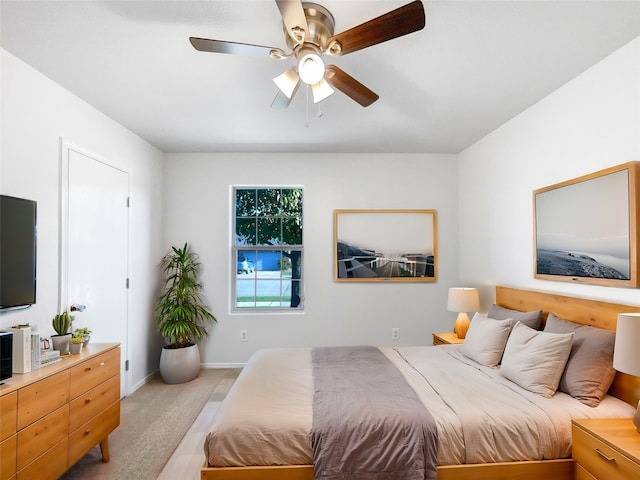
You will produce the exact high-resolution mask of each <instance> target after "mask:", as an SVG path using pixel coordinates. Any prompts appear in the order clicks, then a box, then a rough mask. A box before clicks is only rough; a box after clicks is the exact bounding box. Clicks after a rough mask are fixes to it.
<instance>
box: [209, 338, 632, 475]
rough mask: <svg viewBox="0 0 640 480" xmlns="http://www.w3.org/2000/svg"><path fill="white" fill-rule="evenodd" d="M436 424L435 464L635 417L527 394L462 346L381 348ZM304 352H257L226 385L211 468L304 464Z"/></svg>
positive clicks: (478, 458) (524, 449)
mask: <svg viewBox="0 0 640 480" xmlns="http://www.w3.org/2000/svg"><path fill="white" fill-rule="evenodd" d="M380 350H382V352H383V353H384V354H385V355H386V356H387V357H388V358H389V359H390V360H391V361H392V362H393V363H394V364H395V365H396V366H397V367H398V369H399V370H400V371H401V372H402V374H403V375H404V377H405V378H406V379H407V382H408V383H409V384H410V385H411V386H412V387H413V389H414V390H415V391H416V393H417V395H418V397H419V398H420V399H421V400H422V401H423V403H424V404H425V406H426V408H427V409H428V410H429V412H431V414H432V415H433V417H434V418H435V420H436V422H437V425H438V464H439V465H453V464H463V463H488V462H507V461H518V460H541V459H552V458H565V457H568V456H570V453H571V419H572V418H591V417H632V416H633V414H634V409H633V408H632V407H631V406H630V405H628V404H626V403H624V402H622V401H621V400H618V399H616V398H614V397H611V396H607V397H606V398H605V399H604V400H603V401H602V402H601V403H600V405H599V406H598V407H596V408H591V407H588V406H586V405H584V404H582V403H581V402H579V401H578V400H576V399H574V398H572V397H570V396H569V395H566V394H564V393H560V392H558V393H556V394H555V395H554V396H553V397H552V398H544V397H542V396H540V395H537V394H534V393H531V392H528V391H527V390H524V389H523V388H520V387H519V386H517V385H516V384H514V383H512V382H510V381H509V380H506V379H505V378H503V377H502V376H501V375H500V373H499V369H493V368H489V367H483V366H480V365H479V364H477V363H475V362H474V361H472V360H469V359H467V358H466V357H464V356H463V355H462V354H461V353H460V345H442V346H438V347H430V346H429V347H398V348H395V349H394V348H381V349H380ZM312 400H313V375H312V365H311V349H310V348H297V349H269V350H261V351H259V352H256V354H254V355H253V356H252V357H251V359H250V360H249V362H247V365H246V367H245V368H244V369H243V371H242V373H241V374H240V376H239V377H238V379H237V380H236V382H235V383H234V385H233V386H232V388H231V390H230V391H229V393H228V395H227V396H226V398H225V400H224V402H223V403H222V405H221V406H220V409H219V411H218V413H217V415H216V418H215V420H214V423H213V425H212V427H211V431H210V433H209V434H208V435H207V437H206V440H205V446H204V450H205V455H206V457H207V461H208V463H209V465H210V466H218V467H222V466H247V465H309V464H312V463H313V459H312V454H311V447H310V443H309V433H310V431H311V422H312V413H313V411H312Z"/></svg>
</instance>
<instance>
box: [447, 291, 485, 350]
mask: <svg viewBox="0 0 640 480" xmlns="http://www.w3.org/2000/svg"><path fill="white" fill-rule="evenodd" d="M479 309H480V298H479V297H478V289H476V288H466V287H457V288H450V289H449V299H448V301H447V310H449V311H450V312H458V318H456V323H455V325H454V329H453V331H454V332H456V335H457V336H458V338H464V337H465V336H466V335H467V330H469V324H470V323H471V322H470V320H469V315H467V312H477V311H478V310H479Z"/></svg>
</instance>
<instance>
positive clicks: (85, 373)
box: [69, 348, 120, 399]
mask: <svg viewBox="0 0 640 480" xmlns="http://www.w3.org/2000/svg"><path fill="white" fill-rule="evenodd" d="M118 373H120V349H119V348H114V349H112V350H109V351H108V352H104V353H102V354H100V355H97V356H95V357H93V358H90V359H89V360H87V361H84V362H82V363H81V364H79V365H76V366H75V367H72V368H71V384H70V388H69V392H70V398H72V399H73V398H76V397H77V396H78V395H82V394H83V393H85V392H88V391H89V390H91V389H92V388H93V387H96V386H98V385H99V384H101V383H102V382H104V381H105V380H108V379H109V378H111V377H113V376H114V375H117V374H118Z"/></svg>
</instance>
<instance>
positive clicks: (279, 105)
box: [271, 90, 295, 110]
mask: <svg viewBox="0 0 640 480" xmlns="http://www.w3.org/2000/svg"><path fill="white" fill-rule="evenodd" d="M294 93H295V92H294ZM292 98H293V95H292V96H291V98H287V96H286V95H285V94H284V93H282V92H281V91H280V90H278V93H277V94H276V96H275V98H274V99H273V102H271V108H273V109H276V110H285V109H287V108H289V104H290V103H291V99H292Z"/></svg>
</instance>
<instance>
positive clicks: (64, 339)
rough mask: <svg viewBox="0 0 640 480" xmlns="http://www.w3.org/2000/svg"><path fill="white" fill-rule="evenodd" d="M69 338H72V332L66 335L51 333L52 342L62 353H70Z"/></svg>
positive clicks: (54, 347)
mask: <svg viewBox="0 0 640 480" xmlns="http://www.w3.org/2000/svg"><path fill="white" fill-rule="evenodd" d="M69 340H71V334H70V333H67V334H65V335H51V344H52V345H53V349H54V350H59V351H60V355H65V354H67V353H69Z"/></svg>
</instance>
